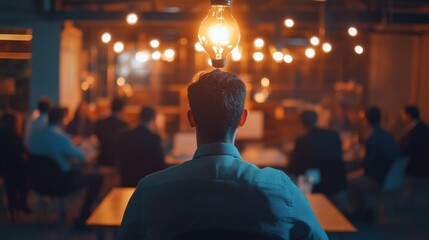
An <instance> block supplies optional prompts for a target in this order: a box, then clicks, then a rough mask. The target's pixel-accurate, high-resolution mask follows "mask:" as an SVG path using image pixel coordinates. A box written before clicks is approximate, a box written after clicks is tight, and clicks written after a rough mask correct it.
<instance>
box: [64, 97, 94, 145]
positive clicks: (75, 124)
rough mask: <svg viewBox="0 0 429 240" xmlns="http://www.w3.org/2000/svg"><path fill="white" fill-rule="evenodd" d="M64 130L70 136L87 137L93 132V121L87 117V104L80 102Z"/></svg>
mask: <svg viewBox="0 0 429 240" xmlns="http://www.w3.org/2000/svg"><path fill="white" fill-rule="evenodd" d="M66 131H67V133H68V134H70V135H71V136H72V137H80V138H89V137H91V135H92V134H93V133H94V122H93V121H92V120H91V118H90V117H89V113H88V105H87V104H86V103H85V102H81V103H80V104H79V105H78V106H77V108H76V111H75V113H74V117H73V119H72V120H71V121H70V122H69V123H68V125H67V127H66Z"/></svg>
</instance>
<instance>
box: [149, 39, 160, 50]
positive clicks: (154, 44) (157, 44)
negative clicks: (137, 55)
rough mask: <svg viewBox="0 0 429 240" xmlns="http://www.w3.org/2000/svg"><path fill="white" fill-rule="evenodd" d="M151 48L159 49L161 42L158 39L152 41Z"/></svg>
mask: <svg viewBox="0 0 429 240" xmlns="http://www.w3.org/2000/svg"><path fill="white" fill-rule="evenodd" d="M149 44H150V46H151V47H152V48H157V47H159V44H160V43H159V41H158V39H152V41H150V43H149Z"/></svg>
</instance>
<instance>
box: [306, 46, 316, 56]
mask: <svg viewBox="0 0 429 240" xmlns="http://www.w3.org/2000/svg"><path fill="white" fill-rule="evenodd" d="M305 56H307V57H308V58H314V56H316V51H314V49H312V48H307V49H306V50H305Z"/></svg>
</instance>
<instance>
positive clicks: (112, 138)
mask: <svg viewBox="0 0 429 240" xmlns="http://www.w3.org/2000/svg"><path fill="white" fill-rule="evenodd" d="M123 107H124V102H123V101H122V100H121V99H114V100H113V101H112V103H111V105H110V108H111V110H112V114H111V115H110V116H109V117H107V118H105V119H102V120H99V121H97V122H96V123H95V126H94V133H95V135H96V136H97V138H98V141H99V142H100V154H99V156H98V164H99V165H100V166H106V167H118V166H119V162H118V160H117V153H116V152H117V151H116V150H117V140H118V136H119V135H120V134H122V133H123V132H125V131H127V130H128V124H127V123H125V122H124V121H123V120H122V119H121V117H120V114H121V111H122V109H123Z"/></svg>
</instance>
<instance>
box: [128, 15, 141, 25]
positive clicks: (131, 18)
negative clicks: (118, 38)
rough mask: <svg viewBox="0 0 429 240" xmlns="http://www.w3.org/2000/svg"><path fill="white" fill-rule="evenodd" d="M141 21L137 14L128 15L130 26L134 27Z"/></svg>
mask: <svg viewBox="0 0 429 240" xmlns="http://www.w3.org/2000/svg"><path fill="white" fill-rule="evenodd" d="M138 20H139V17H138V16H137V14H135V13H128V14H127V23H128V24H130V25H134V24H136V23H137V21H138Z"/></svg>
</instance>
